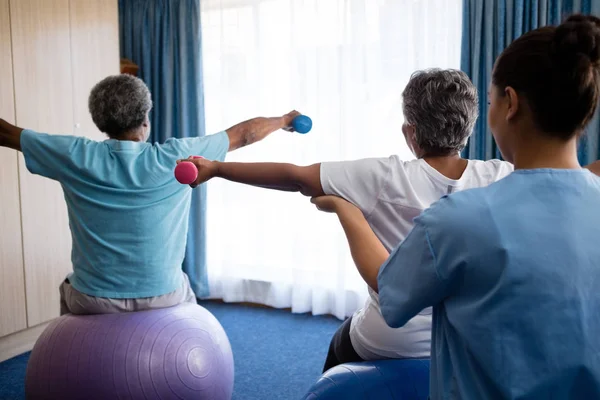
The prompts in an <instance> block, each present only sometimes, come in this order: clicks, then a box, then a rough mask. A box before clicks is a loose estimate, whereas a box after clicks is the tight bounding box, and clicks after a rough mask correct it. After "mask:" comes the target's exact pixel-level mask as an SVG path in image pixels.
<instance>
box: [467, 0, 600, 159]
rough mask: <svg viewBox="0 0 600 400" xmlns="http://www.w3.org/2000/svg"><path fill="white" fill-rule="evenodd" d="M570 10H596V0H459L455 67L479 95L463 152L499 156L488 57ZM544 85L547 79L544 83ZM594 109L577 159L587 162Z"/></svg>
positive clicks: (593, 153) (592, 148) (594, 150)
mask: <svg viewBox="0 0 600 400" xmlns="http://www.w3.org/2000/svg"><path fill="white" fill-rule="evenodd" d="M573 13H583V14H594V15H600V0H464V1H463V33H462V54H461V68H462V70H463V71H465V72H466V73H467V74H468V75H469V77H470V78H471V80H472V81H473V83H474V84H475V86H477V89H478V91H479V96H480V105H479V113H480V118H479V120H478V121H477V124H476V125H475V131H474V132H473V136H472V137H471V139H470V141H469V144H468V145H467V147H466V148H465V151H464V156H465V157H468V158H475V159H481V160H488V159H490V158H500V151H499V150H498V148H497V147H496V143H495V142H494V139H493V137H492V134H491V132H490V130H489V128H488V125H487V109H488V104H487V101H486V96H487V91H488V86H489V84H490V79H491V74H492V68H493V66H494V61H495V60H496V58H497V57H498V56H499V55H500V53H501V52H502V50H504V49H505V48H506V47H507V46H508V45H509V44H510V43H511V42H512V41H513V40H515V39H516V38H518V37H519V36H521V35H522V34H524V33H526V32H528V31H530V30H532V29H536V28H539V27H541V26H544V25H557V24H559V23H561V22H562V21H563V20H564V19H565V18H566V17H567V16H568V15H570V14H573ZM548 84H551V83H550V82H549V83H548ZM599 134H600V118H599V113H598V112H597V113H596V116H595V117H594V119H593V120H592V122H591V123H590V125H589V126H588V129H587V134H586V135H585V136H584V137H582V139H581V141H580V144H579V159H580V162H581V163H582V164H584V165H585V164H588V163H589V162H591V161H594V160H596V159H598V155H599V153H600V147H599V145H600V143H599V141H598V135H599Z"/></svg>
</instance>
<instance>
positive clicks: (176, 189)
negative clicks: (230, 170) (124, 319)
mask: <svg viewBox="0 0 600 400" xmlns="http://www.w3.org/2000/svg"><path fill="white" fill-rule="evenodd" d="M151 108H152V100H151V96H150V92H149V90H148V88H147V87H146V85H145V84H144V83H143V82H142V81H141V80H140V79H138V78H136V77H133V76H131V75H117V76H111V77H108V78H106V79H104V80H102V81H101V82H99V83H98V84H97V85H96V86H95V87H94V88H93V89H92V91H91V94H90V98H89V109H90V113H91V115H92V119H93V120H94V123H95V124H96V126H97V127H98V129H99V130H100V131H102V132H104V133H106V134H107V136H108V139H107V140H105V141H102V142H98V141H93V140H90V139H86V138H83V137H76V136H71V135H49V134H45V133H38V132H34V131H32V130H27V129H21V128H18V127H16V126H13V125H11V124H9V123H7V122H6V121H3V120H1V119H0V145H1V146H5V147H9V148H12V149H15V150H20V151H22V152H23V155H24V158H25V162H26V165H27V168H28V170H29V171H30V172H31V173H34V174H38V175H42V176H45V177H47V178H50V179H53V180H56V181H58V182H60V184H61V185H62V188H63V192H64V196H65V201H66V203H67V208H68V215H69V225H70V228H71V236H72V241H73V246H72V255H71V260H72V263H73V273H72V274H70V275H69V276H68V277H67V279H65V281H64V282H63V283H62V285H61V287H60V292H61V314H65V313H74V314H95V313H114V312H124V311H136V310H144V309H150V308H161V307H169V306H173V305H176V304H179V303H182V302H195V301H196V297H195V295H194V293H193V291H192V289H191V288H190V284H189V281H188V278H187V276H186V275H185V273H184V272H183V271H182V269H181V265H182V262H183V259H184V253H185V246H186V236H187V230H188V217H189V211H190V201H191V191H192V189H191V188H190V187H189V186H187V185H181V184H179V183H178V182H177V181H176V180H175V179H174V177H173V169H174V167H175V165H176V161H177V160H178V159H181V158H186V157H188V156H189V155H190V154H193V155H199V156H202V157H204V158H207V159H210V160H223V159H224V158H225V155H226V154H227V152H229V151H232V150H235V149H238V148H240V147H243V146H246V145H249V144H252V143H254V142H257V141H259V140H262V139H264V138H265V137H266V136H267V135H269V134H270V133H272V132H274V131H276V130H278V129H286V130H290V129H291V128H289V127H290V125H291V122H292V119H293V118H294V117H295V116H296V115H298V113H297V112H295V111H293V112H290V113H289V114H286V115H284V116H282V117H275V118H254V119H251V120H248V121H245V122H242V123H239V124H237V125H235V126H233V127H231V128H229V129H227V130H226V131H223V132H219V133H216V134H213V135H209V136H204V137H191V138H185V139H170V140H167V141H166V142H165V143H164V144H151V143H148V142H147V139H148V135H149V132H150V122H149V119H148V114H149V112H150V110H151Z"/></svg>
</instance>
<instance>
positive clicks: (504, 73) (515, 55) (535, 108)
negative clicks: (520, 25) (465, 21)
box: [492, 15, 600, 140]
mask: <svg viewBox="0 0 600 400" xmlns="http://www.w3.org/2000/svg"><path fill="white" fill-rule="evenodd" d="M492 83H493V84H494V85H496V86H497V87H498V88H500V89H501V90H504V89H505V88H506V87H508V86H510V87H512V88H513V89H514V90H515V91H517V92H518V93H519V94H520V95H522V96H524V97H525V100H526V102H527V104H528V105H529V107H530V108H531V110H532V113H533V118H534V122H535V123H536V124H537V126H538V127H539V129H541V130H542V131H544V132H546V133H548V134H552V135H554V136H555V137H559V138H562V139H565V140H566V139H569V138H571V137H573V135H574V134H576V133H579V132H580V131H582V130H583V128H585V126H586V125H587V123H588V122H589V120H590V119H591V117H592V116H593V114H594V111H595V109H596V105H597V103H598V94H599V91H600V87H599V85H600V19H599V18H597V17H593V16H583V15H573V16H571V17H569V18H568V19H567V20H566V21H565V22H564V23H563V24H561V25H559V26H548V27H543V28H539V29H536V30H533V31H531V32H528V33H526V34H524V35H523V36H521V37H519V38H518V39H517V40H515V41H514V42H513V43H511V44H510V46H508V47H507V48H506V49H505V50H504V51H503V52H502V54H501V55H500V57H499V58H498V60H497V61H496V65H495V67H494V72H493V75H492Z"/></svg>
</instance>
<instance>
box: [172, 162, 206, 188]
mask: <svg viewBox="0 0 600 400" xmlns="http://www.w3.org/2000/svg"><path fill="white" fill-rule="evenodd" d="M194 158H204V157H200V156H194ZM196 178H198V169H197V168H196V166H195V165H194V164H193V163H191V162H189V161H182V162H180V163H179V164H177V166H176V167H175V179H177V181H178V182H179V183H182V184H184V185H189V184H190V183H193V182H194V181H195V180H196Z"/></svg>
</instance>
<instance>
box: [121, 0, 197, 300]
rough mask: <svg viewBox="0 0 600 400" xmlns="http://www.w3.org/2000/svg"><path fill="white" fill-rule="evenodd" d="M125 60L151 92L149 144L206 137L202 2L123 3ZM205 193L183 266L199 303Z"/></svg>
mask: <svg viewBox="0 0 600 400" xmlns="http://www.w3.org/2000/svg"><path fill="white" fill-rule="evenodd" d="M119 25H120V40H121V56H122V57H123V58H128V59H130V60H132V61H133V62H135V63H136V64H137V65H138V66H139V68H140V69H139V74H138V75H139V77H140V78H141V79H143V80H144V82H146V84H147V85H148V87H149V89H150V91H151V92H152V99H153V101H154V108H153V111H152V113H151V116H150V120H151V123H152V129H151V135H150V140H151V141H153V142H159V143H163V142H164V141H165V140H167V139H168V138H183V137H188V136H204V134H205V129H204V96H203V89H202V53H201V47H202V45H201V42H202V40H201V39H202V37H201V30H200V1H199V0H119ZM205 215H206V187H205V185H202V186H200V187H199V188H197V189H196V190H194V191H193V195H192V209H191V212H190V225H189V232H188V244H192V245H188V247H187V249H186V254H185V261H184V263H183V269H184V271H185V272H186V273H187V274H188V275H189V277H190V282H191V284H192V288H193V289H194V292H196V295H197V296H198V297H204V296H207V295H208V279H207V274H206V251H205V248H206V224H205V218H204V217H205Z"/></svg>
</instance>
